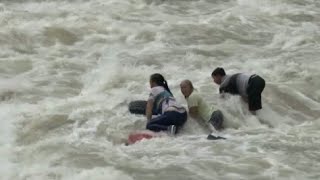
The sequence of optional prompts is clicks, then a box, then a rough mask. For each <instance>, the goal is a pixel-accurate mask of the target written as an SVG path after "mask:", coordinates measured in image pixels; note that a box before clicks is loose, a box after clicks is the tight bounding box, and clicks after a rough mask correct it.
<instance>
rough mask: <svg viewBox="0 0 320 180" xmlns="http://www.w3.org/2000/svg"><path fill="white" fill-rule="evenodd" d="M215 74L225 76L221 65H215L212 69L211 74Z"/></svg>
mask: <svg viewBox="0 0 320 180" xmlns="http://www.w3.org/2000/svg"><path fill="white" fill-rule="evenodd" d="M216 75H220V76H225V75H226V72H225V71H224V69H223V68H222V67H217V68H216V69H215V70H213V72H212V74H211V76H216Z"/></svg>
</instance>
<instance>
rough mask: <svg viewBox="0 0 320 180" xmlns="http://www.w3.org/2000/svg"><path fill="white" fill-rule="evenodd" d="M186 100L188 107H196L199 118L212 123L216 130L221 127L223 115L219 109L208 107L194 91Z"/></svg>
mask: <svg viewBox="0 0 320 180" xmlns="http://www.w3.org/2000/svg"><path fill="white" fill-rule="evenodd" d="M186 100H187V104H188V108H189V109H190V108H191V107H197V109H198V112H199V116H200V118H201V119H203V120H204V121H205V123H206V124H209V123H210V124H212V126H213V127H214V128H215V129H216V130H221V129H223V125H222V124H223V115H222V113H221V111H219V110H217V111H214V108H213V107H209V106H208V104H207V103H206V102H205V101H204V100H203V99H202V97H201V96H200V95H199V94H198V93H197V92H196V91H193V92H192V93H191V94H190V95H189V97H187V98H186Z"/></svg>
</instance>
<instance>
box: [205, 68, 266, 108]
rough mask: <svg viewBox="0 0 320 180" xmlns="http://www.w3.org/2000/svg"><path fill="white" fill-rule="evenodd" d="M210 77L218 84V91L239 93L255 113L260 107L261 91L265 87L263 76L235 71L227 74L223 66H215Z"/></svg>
mask: <svg viewBox="0 0 320 180" xmlns="http://www.w3.org/2000/svg"><path fill="white" fill-rule="evenodd" d="M211 77H212V79H213V81H214V82H215V83H216V84H218V85H220V88H219V92H220V94H221V93H230V94H233V95H240V96H241V97H242V98H243V100H245V101H246V102H247V103H248V107H249V110H250V111H251V112H252V113H253V114H255V112H256V111H257V110H259V109H262V102H261V93H262V91H263V89H264V87H265V81H264V79H263V78H261V77H260V76H258V75H256V74H252V75H248V74H245V73H236V74H232V75H227V74H226V73H225V71H224V69H223V68H221V67H218V68H216V69H215V70H214V71H213V72H212V74H211Z"/></svg>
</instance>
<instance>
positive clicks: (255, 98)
mask: <svg viewBox="0 0 320 180" xmlns="http://www.w3.org/2000/svg"><path fill="white" fill-rule="evenodd" d="M264 87H265V81H264V79H262V78H261V77H260V76H255V77H254V78H251V79H250V82H249V87H248V89H247V94H248V105H249V110H250V111H257V110H259V109H262V102H261V93H262V91H263V89H264Z"/></svg>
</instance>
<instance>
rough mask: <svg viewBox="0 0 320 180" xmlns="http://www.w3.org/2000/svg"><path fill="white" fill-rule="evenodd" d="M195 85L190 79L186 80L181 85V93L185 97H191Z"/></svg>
mask: <svg viewBox="0 0 320 180" xmlns="http://www.w3.org/2000/svg"><path fill="white" fill-rule="evenodd" d="M193 89H194V88H193V85H192V82H191V81H190V80H188V79H186V80H183V81H182V82H181V83H180V90H181V93H182V94H183V95H184V97H186V98H187V97H189V96H190V94H191V93H192V92H193Z"/></svg>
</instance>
